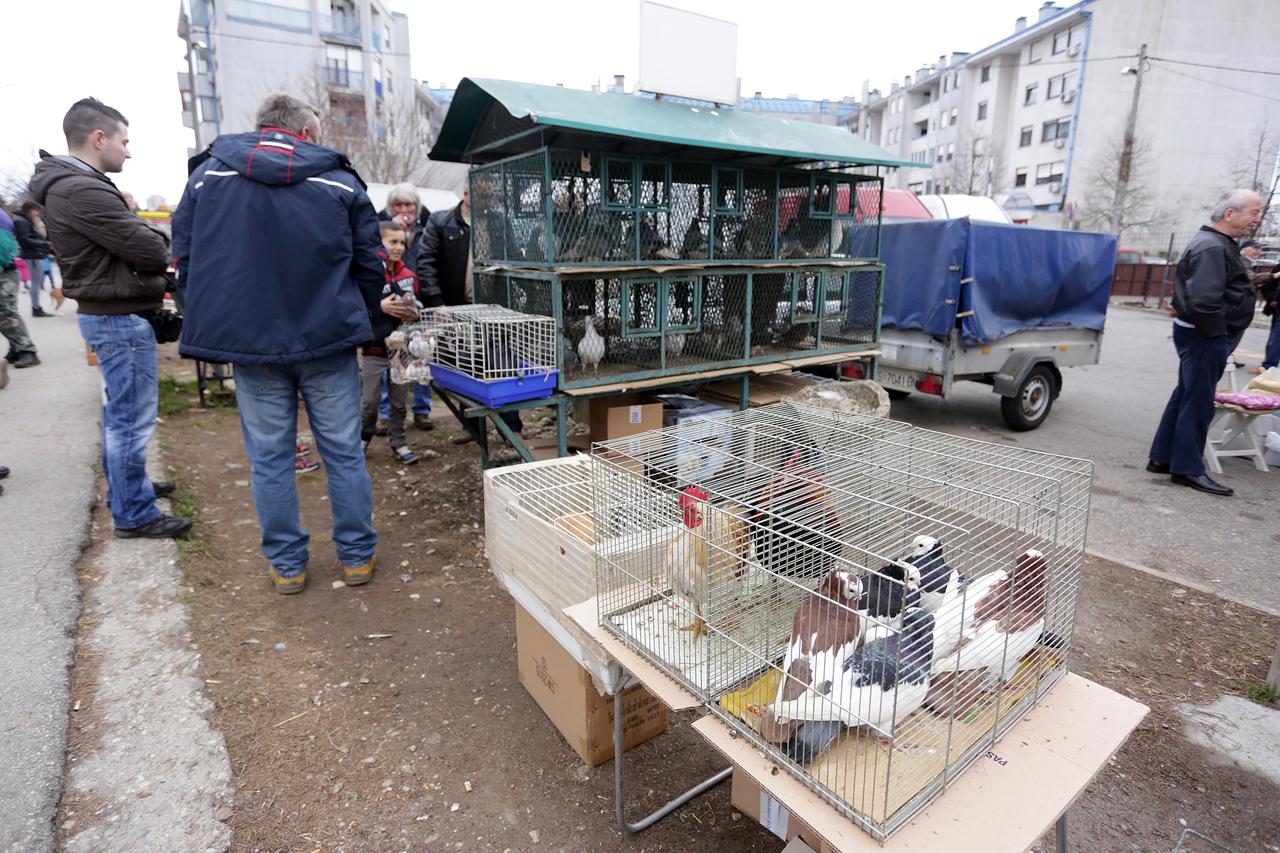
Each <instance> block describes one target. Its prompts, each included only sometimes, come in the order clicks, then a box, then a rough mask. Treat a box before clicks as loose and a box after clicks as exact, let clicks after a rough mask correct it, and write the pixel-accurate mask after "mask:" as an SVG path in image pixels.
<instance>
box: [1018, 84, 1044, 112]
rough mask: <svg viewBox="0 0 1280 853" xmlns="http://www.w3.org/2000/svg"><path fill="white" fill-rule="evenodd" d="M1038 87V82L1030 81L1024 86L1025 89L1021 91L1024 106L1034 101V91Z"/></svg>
mask: <svg viewBox="0 0 1280 853" xmlns="http://www.w3.org/2000/svg"><path fill="white" fill-rule="evenodd" d="M1039 88H1040V84H1039V83H1032V84H1031V85H1030V86H1028V87H1027V88H1026V91H1024V92H1023V93H1022V105H1023V106H1026V105H1028V104H1034V103H1035V102H1036V92H1037V90H1039Z"/></svg>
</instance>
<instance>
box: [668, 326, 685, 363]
mask: <svg viewBox="0 0 1280 853" xmlns="http://www.w3.org/2000/svg"><path fill="white" fill-rule="evenodd" d="M666 341H667V358H679V357H680V353H682V352H684V335H683V334H679V335H678V334H676V333H675V332H667V337H666Z"/></svg>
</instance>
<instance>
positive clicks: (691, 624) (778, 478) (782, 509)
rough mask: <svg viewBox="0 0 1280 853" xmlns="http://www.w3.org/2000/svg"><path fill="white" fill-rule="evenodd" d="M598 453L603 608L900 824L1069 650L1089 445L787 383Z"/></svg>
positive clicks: (860, 806)
mask: <svg viewBox="0 0 1280 853" xmlns="http://www.w3.org/2000/svg"><path fill="white" fill-rule="evenodd" d="M593 466H594V474H593V479H594V498H593V502H594V523H595V529H596V532H597V537H598V538H597V544H596V571H597V594H598V601H599V617H600V620H601V623H602V624H603V625H605V626H606V627H607V628H608V629H609V630H610V631H612V632H613V633H615V634H617V635H618V636H619V637H621V638H622V639H623V640H624V641H626V642H627V643H628V644H629V645H631V646H633V647H634V648H636V649H637V650H638V651H639V652H641V653H642V654H644V655H645V656H646V657H647V658H648V659H650V660H651V661H652V662H653V663H654V664H655V665H657V666H659V667H660V668H662V669H663V670H664V671H666V672H667V673H668V674H670V675H671V676H672V677H673V678H675V679H677V680H678V681H680V682H682V683H683V684H685V685H686V686H687V687H688V688H689V689H691V690H693V691H694V692H695V693H696V694H697V695H698V696H699V697H701V698H702V699H703V701H705V702H706V703H707V704H708V706H709V707H710V708H711V710H712V711H713V712H715V713H716V714H718V715H720V716H722V717H724V718H725V719H726V720H728V721H729V722H731V723H732V724H733V725H734V727H735V728H736V729H738V730H739V731H741V732H742V733H744V734H745V735H746V736H747V737H749V738H750V739H752V740H753V741H754V742H755V743H756V744H757V745H758V746H759V747H760V748H761V749H763V750H765V751H766V752H767V753H769V754H770V755H771V757H773V758H774V759H775V760H776V761H778V763H779V764H781V765H782V766H784V767H785V768H787V769H788V770H789V771H791V772H792V773H794V774H795V775H796V776H797V777H798V778H800V779H801V780H802V781H804V782H805V783H806V784H808V785H809V786H810V787H812V788H814V789H815V790H816V791H818V792H819V793H820V794H821V795H822V796H823V797H825V798H826V799H827V800H828V801H830V802H831V803H832V804H833V805H835V806H836V807H837V808H839V809H840V810H841V811H843V812H844V813H845V814H847V815H848V816H850V817H851V818H852V819H853V820H855V821H856V822H857V823H858V824H859V825H860V826H862V827H863V828H864V829H866V830H867V831H868V832H870V833H871V834H872V835H873V836H875V837H877V838H880V839H883V838H886V837H887V836H888V835H889V834H890V833H892V832H893V831H894V830H895V829H897V828H898V827H900V826H901V825H902V824H903V823H905V822H906V821H907V820H909V819H910V818H911V817H912V816H914V814H916V813H917V812H918V811H919V810H920V809H922V808H923V807H924V806H925V805H926V804H927V803H928V802H929V801H930V800H931V799H932V798H933V797H935V796H937V795H938V794H939V793H940V792H941V791H942V790H943V789H944V788H945V786H946V785H947V784H949V783H950V782H951V781H952V780H953V779H954V778H955V777H956V775H957V774H958V773H959V772H960V771H961V770H962V769H963V768H964V767H965V766H967V765H968V764H969V763H971V762H972V761H973V760H974V759H975V758H976V757H977V756H978V755H980V754H982V753H983V752H984V751H985V750H986V749H987V748H989V747H990V746H991V744H992V743H993V742H994V741H995V740H996V739H998V738H999V737H1000V736H1001V735H1002V734H1003V733H1004V731H1005V730H1007V728H1008V727H1009V726H1010V725H1011V724H1012V723H1013V722H1014V721H1015V720H1016V719H1018V717H1019V716H1021V714H1022V712H1023V711H1024V710H1025V709H1026V708H1028V707H1030V706H1031V705H1032V704H1034V703H1035V701H1036V700H1037V699H1038V698H1039V697H1040V696H1041V695H1043V693H1044V691H1045V690H1046V689H1047V688H1048V686H1049V685H1051V684H1052V683H1053V682H1054V681H1055V680H1056V679H1057V678H1058V677H1060V676H1061V674H1062V673H1063V672H1065V669H1066V666H1067V662H1068V654H1069V650H1070V641H1071V634H1072V629H1073V624H1074V613H1075V604H1076V597H1077V592H1078V587H1079V582H1080V570H1081V564H1082V561H1083V551H1084V541H1085V528H1086V524H1087V519H1088V500H1089V485H1090V480H1091V478H1092V465H1091V463H1089V462H1087V461H1084V460H1077V459H1069V458H1066V457H1060V456H1053V455H1050V454H1043V453H1037V452H1034V451H1027V450H1022V449H1018V448H1008V447H1004V446H1000V445H994V444H989V443H985V442H980V441H974V440H969V439H963V438H957V437H954V436H950V435H945V434H942V433H936V432H931V431H928V430H923V429H916V428H913V427H911V426H909V425H906V424H901V423H897V422H892V421H886V420H880V419H876V418H871V417H862V416H857V415H850V414H844V413H835V412H830V411H827V410H820V409H813V408H809V407H805V406H800V405H795V404H790V403H785V404H778V405H774V406H768V407H762V408H758V409H750V410H748V411H745V412H739V413H735V414H733V415H731V416H728V417H723V418H718V419H716V420H715V421H714V422H711V421H694V422H692V423H690V424H685V425H679V426H676V427H672V428H668V429H664V430H660V431H655V432H650V433H644V434H642V435H640V436H631V437H629V438H628V439H626V440H624V441H618V442H605V443H602V444H598V445H596V447H595V449H594V452H593ZM695 476H696V477H697V480H696V482H695V481H694V480H693V478H694V477H695Z"/></svg>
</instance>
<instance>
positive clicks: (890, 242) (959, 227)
mask: <svg viewBox="0 0 1280 853" xmlns="http://www.w3.org/2000/svg"><path fill="white" fill-rule="evenodd" d="M880 258H881V260H882V261H883V263H884V265H885V275H884V312H883V314H882V316H881V325H882V326H883V327H884V328H887V329H904V330H917V331H924V332H927V333H929V334H931V335H937V336H939V337H946V336H948V335H950V334H951V330H952V329H953V328H954V327H955V323H956V315H957V314H961V313H963V314H964V315H965V316H962V317H961V318H960V333H961V337H962V338H963V339H964V341H965V343H968V344H986V343H990V342H992V341H997V340H999V339H1000V338H1003V337H1007V336H1008V335H1011V334H1013V333H1014V332H1019V331H1022V330H1024V329H1038V328H1054V327H1057V328H1073V329H1094V330H1097V331H1102V328H1103V326H1104V324H1105V322H1106V317H1107V300H1108V298H1109V297H1110V295H1111V275H1112V271H1113V270H1114V268H1115V260H1116V239H1115V237H1113V236H1111V235H1109V234H1091V233H1087V232H1083V231H1050V230H1047V229H1042V228H1028V227H1026V226H1022V225H998V224H995V223H988V222H971V221H970V220H968V219H947V220H934V221H925V222H904V223H891V224H888V225H885V226H883V228H882V234H881V242H880Z"/></svg>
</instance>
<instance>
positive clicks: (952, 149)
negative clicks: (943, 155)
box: [947, 142, 956, 161]
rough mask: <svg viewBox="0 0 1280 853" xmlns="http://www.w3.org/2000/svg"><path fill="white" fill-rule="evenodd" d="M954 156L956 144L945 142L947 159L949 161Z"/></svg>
mask: <svg viewBox="0 0 1280 853" xmlns="http://www.w3.org/2000/svg"><path fill="white" fill-rule="evenodd" d="M955 156H956V144H955V143H954V142H948V143H947V160H948V161H950V160H951V159H952V158H953V157H955Z"/></svg>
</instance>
